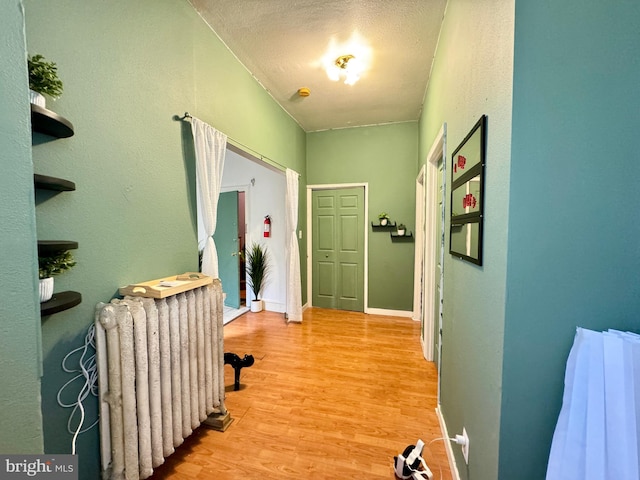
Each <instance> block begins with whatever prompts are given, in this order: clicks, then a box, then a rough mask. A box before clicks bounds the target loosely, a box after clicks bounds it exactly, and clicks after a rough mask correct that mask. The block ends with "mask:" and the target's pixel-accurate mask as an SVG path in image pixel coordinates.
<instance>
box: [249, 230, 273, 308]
mask: <svg viewBox="0 0 640 480" xmlns="http://www.w3.org/2000/svg"><path fill="white" fill-rule="evenodd" d="M245 262H246V266H247V283H248V284H249V286H250V287H251V291H252V292H253V300H251V311H252V312H260V311H261V310H262V300H260V293H261V292H262V288H263V287H264V283H265V280H266V278H267V274H268V273H269V259H268V257H267V249H266V248H265V247H263V246H262V245H260V244H259V243H255V242H254V243H252V244H251V245H250V246H249V248H248V249H247V250H246V253H245Z"/></svg>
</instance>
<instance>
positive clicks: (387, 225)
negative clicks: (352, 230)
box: [371, 222, 396, 230]
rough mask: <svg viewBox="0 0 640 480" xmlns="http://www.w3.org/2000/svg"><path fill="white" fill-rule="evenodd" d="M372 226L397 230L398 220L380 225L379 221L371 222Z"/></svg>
mask: <svg viewBox="0 0 640 480" xmlns="http://www.w3.org/2000/svg"><path fill="white" fill-rule="evenodd" d="M371 228H372V229H373V230H395V229H396V222H389V223H387V224H386V225H380V224H379V223H373V222H371Z"/></svg>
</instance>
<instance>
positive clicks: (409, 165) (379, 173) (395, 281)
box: [307, 122, 418, 311]
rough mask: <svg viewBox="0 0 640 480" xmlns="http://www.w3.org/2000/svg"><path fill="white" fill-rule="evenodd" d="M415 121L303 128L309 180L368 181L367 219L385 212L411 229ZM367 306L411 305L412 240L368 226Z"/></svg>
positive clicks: (315, 182)
mask: <svg viewBox="0 0 640 480" xmlns="http://www.w3.org/2000/svg"><path fill="white" fill-rule="evenodd" d="M417 138H418V125H417V123H415V122H407V123H396V124H391V125H380V126H374V127H357V128H346V129H341V130H326V131H321V132H313V133H309V134H307V183H308V184H309V185H320V184H339V183H356V182H357V183H362V182H367V183H368V184H369V219H368V222H367V224H368V225H371V222H372V221H373V222H376V223H377V221H378V213H380V212H382V211H385V212H387V213H388V214H389V215H390V217H391V220H392V221H397V222H398V223H400V222H402V223H404V224H405V225H406V226H407V229H408V230H409V231H412V232H413V231H415V181H416V177H417V175H418V169H417V165H418V141H417ZM368 228H369V307H370V308H380V309H388V310H405V311H411V310H413V263H414V246H415V244H414V243H413V242H402V243H400V242H394V243H392V242H391V239H390V237H389V232H388V231H385V232H381V231H376V232H372V231H371V227H370V226H369V227H368Z"/></svg>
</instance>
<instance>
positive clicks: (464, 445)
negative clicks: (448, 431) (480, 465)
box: [462, 428, 469, 465]
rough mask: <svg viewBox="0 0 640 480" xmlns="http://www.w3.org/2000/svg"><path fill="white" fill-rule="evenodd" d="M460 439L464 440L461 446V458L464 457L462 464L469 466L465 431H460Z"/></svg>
mask: <svg viewBox="0 0 640 480" xmlns="http://www.w3.org/2000/svg"><path fill="white" fill-rule="evenodd" d="M462 438H463V439H464V443H463V444H462V456H463V457H464V463H466V464H467V465H469V435H468V434H467V429H466V428H463V429H462Z"/></svg>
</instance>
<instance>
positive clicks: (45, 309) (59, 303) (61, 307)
mask: <svg viewBox="0 0 640 480" xmlns="http://www.w3.org/2000/svg"><path fill="white" fill-rule="evenodd" d="M80 302H82V295H80V293H78V292H73V291H66V292H59V293H54V294H53V297H51V300H47V301H46V302H42V303H41V304H40V316H42V317H44V316H47V315H53V314H54V313H59V312H63V311H65V310H68V309H70V308H73V307H75V306H76V305H79V304H80Z"/></svg>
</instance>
